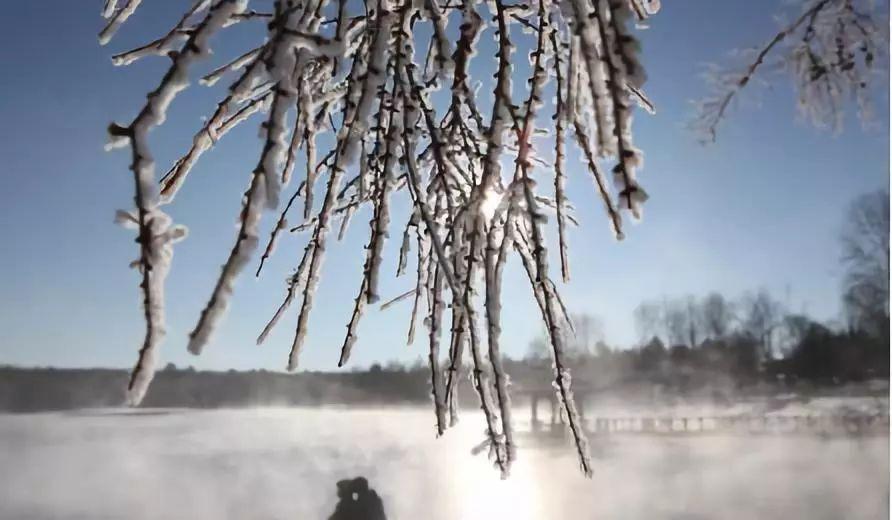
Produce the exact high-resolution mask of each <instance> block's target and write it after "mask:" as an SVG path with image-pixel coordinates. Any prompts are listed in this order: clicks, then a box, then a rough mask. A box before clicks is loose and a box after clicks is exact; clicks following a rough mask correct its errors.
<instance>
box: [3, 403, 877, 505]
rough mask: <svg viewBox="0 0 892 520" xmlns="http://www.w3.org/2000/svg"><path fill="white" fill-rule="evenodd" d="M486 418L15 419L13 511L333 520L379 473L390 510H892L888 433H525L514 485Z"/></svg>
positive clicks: (6, 422) (288, 414)
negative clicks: (344, 497) (541, 436)
mask: <svg viewBox="0 0 892 520" xmlns="http://www.w3.org/2000/svg"><path fill="white" fill-rule="evenodd" d="M482 424H483V423H482V422H481V421H480V419H479V417H476V416H474V415H473V414H469V413H465V414H464V415H463V416H462V423H461V424H460V425H459V427H457V428H455V429H453V430H451V431H449V432H447V434H446V436H445V437H443V438H441V439H435V438H434V428H433V420H432V412H430V411H428V410H403V409H387V410H362V411H358V410H333V409H329V410H320V409H253V410H215V411H194V410H139V411H128V410H120V411H119V410H86V411H77V412H59V413H43V414H30V415H0V468H2V471H0V479H2V481H0V518H4V519H6V518H10V519H37V518H41V519H42V518H66V519H67V518H72V519H73V518H77V519H105V518H109V519H111V518H131V519H149V518H152V519H156V518H190V519H215V520H220V519H246V518H263V519H279V518H282V519H285V518H293V519H306V520H310V519H320V520H321V519H326V518H328V515H330V514H331V513H332V511H333V510H334V506H335V503H336V501H337V499H336V496H335V482H336V481H337V480H340V479H343V478H351V477H355V476H359V475H363V476H365V477H367V478H368V479H369V482H370V484H371V486H372V487H374V488H375V489H376V491H377V492H378V493H379V494H380V495H381V497H382V498H383V500H384V505H385V509H386V511H387V514H388V517H389V518H390V520H399V519H405V520H415V519H444V520H445V519H449V520H459V519H478V518H479V519H484V518H485V519H498V518H505V519H509V518H510V519H512V520H513V519H623V520H634V519H644V518H646V519H670V520H706V519H731V520H744V519H745V520H750V519H759V520H767V519H778V520H780V519H784V520H790V519H798V518H803V519H809V520H812V519H827V520H839V519H843V518H844V519H847V520H857V519H871V520H873V519H881V518H888V498H889V496H888V489H889V474H888V471H889V464H888V463H889V438H888V437H886V436H881V437H865V438H820V437H817V436H814V437H809V436H789V437H784V436H757V437H746V436H737V437H734V436H702V437H698V436H687V437H685V436H679V437H640V436H639V437H635V436H628V437H620V436H618V437H613V438H609V439H603V440H599V439H597V438H593V439H592V447H593V457H594V459H595V475H594V477H593V478H592V479H591V480H588V479H585V478H584V477H582V476H581V474H580V473H579V471H578V469H577V466H576V462H575V459H574V458H573V453H572V451H571V450H570V449H569V448H567V447H565V446H545V445H537V443H535V442H534V441H532V440H531V439H526V440H525V443H524V446H522V448H521V450H520V453H519V461H518V462H517V463H516V465H515V467H514V469H513V471H512V476H511V478H510V479H509V480H507V481H501V480H499V475H498V472H497V471H495V470H493V469H492V468H491V466H490V464H489V462H488V461H487V460H486V458H485V457H484V456H482V455H479V456H472V455H471V454H470V450H471V448H472V447H473V446H474V445H475V444H477V443H478V442H479V441H480V440H482V439H483V433H482V428H483V425H482Z"/></svg>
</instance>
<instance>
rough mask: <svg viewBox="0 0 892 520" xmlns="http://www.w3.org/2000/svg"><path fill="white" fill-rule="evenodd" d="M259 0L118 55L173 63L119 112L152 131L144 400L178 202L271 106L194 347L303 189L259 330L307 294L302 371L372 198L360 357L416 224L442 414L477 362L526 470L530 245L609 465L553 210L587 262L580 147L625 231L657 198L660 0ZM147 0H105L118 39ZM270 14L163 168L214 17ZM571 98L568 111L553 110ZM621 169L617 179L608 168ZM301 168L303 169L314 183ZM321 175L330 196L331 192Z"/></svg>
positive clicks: (138, 145) (502, 457) (448, 420)
mask: <svg viewBox="0 0 892 520" xmlns="http://www.w3.org/2000/svg"><path fill="white" fill-rule="evenodd" d="M250 4H251V5H250V9H249V1H248V0H216V1H211V0H198V1H196V2H194V3H192V4H191V6H190V7H189V8H188V10H186V11H185V13H183V14H181V15H180V16H179V18H178V19H177V21H176V22H175V24H174V25H173V26H172V28H171V29H170V30H169V31H168V32H167V33H166V34H164V35H162V36H161V37H159V38H158V39H156V40H153V41H151V42H148V43H146V44H144V45H141V46H139V47H137V48H136V49H132V50H129V51H125V52H121V53H119V54H116V55H115V57H114V58H113V60H114V63H115V64H117V65H127V64H130V63H133V62H134V61H137V60H140V59H143V58H149V59H169V60H171V64H170V67H169V69H168V72H167V73H166V74H165V75H164V76H163V78H161V81H160V85H159V87H158V88H157V89H156V90H155V91H153V92H151V93H150V94H149V98H148V102H147V103H146V106H145V107H144V108H143V110H142V111H141V112H140V114H139V115H138V116H137V118H136V119H135V120H134V121H133V122H132V123H131V124H130V125H128V126H126V127H125V126H119V125H112V126H111V127H110V147H122V146H130V148H131V151H132V153H133V157H134V161H133V167H132V170H133V173H134V179H135V186H136V198H135V200H136V209H135V211H134V212H133V213H132V214H131V213H121V214H120V219H119V220H121V221H122V222H123V223H125V224H130V225H133V226H135V227H136V228H137V229H138V230H139V244H140V259H139V260H138V261H137V262H136V265H137V267H139V270H140V273H141V274H142V276H143V283H142V285H141V287H142V290H143V296H144V299H145V306H144V308H145V320H146V330H147V332H146V339H145V341H144V345H143V348H142V349H141V350H140V358H139V362H138V364H137V366H136V368H135V369H134V372H133V377H132V381H131V385H130V386H131V393H130V402H131V403H132V404H134V405H135V404H138V403H139V401H140V399H141V397H142V395H143V394H144V393H145V389H146V387H147V385H148V383H149V381H150V380H151V368H152V366H153V365H154V360H155V358H156V357H157V347H158V345H159V342H160V339H161V337H162V335H163V328H164V323H163V321H164V320H163V309H164V307H163V290H164V285H163V281H164V277H165V275H166V273H167V270H168V267H169V264H170V258H171V255H172V244H173V243H174V242H175V241H176V240H177V239H179V238H181V237H182V236H183V234H184V231H183V230H182V228H179V227H176V226H172V225H171V223H170V219H169V217H167V216H166V215H165V214H164V213H162V211H161V207H162V206H163V205H165V204H173V203H174V202H175V196H176V194H177V192H178V191H179V190H180V189H183V187H184V186H185V184H186V180H187V178H188V174H189V172H190V171H191V170H192V168H193V167H194V166H195V164H196V163H197V161H198V160H199V159H200V158H201V156H202V155H203V154H204V152H206V151H208V150H210V149H211V148H212V147H214V146H216V145H217V144H218V143H219V142H220V141H221V140H222V139H223V138H224V136H225V135H226V134H227V133H228V132H229V131H230V130H232V129H233V128H235V127H237V126H238V125H241V124H244V123H245V122H247V121H249V120H250V119H251V118H252V117H257V118H262V122H261V123H260V128H261V144H260V148H261V151H260V155H259V158H258V160H257V163H256V166H254V168H253V170H251V171H250V172H245V174H246V178H247V186H248V187H247V189H246V191H245V193H244V195H243V197H242V203H241V208H240V211H239V226H238V232H237V234H236V236H235V237H234V240H233V245H232V248H231V249H230V251H229V252H228V255H227V256H225V258H224V259H223V267H222V269H221V271H220V275H219V278H218V279H217V282H216V284H215V285H214V287H213V288H209V289H210V295H209V298H208V303H207V305H206V307H205V309H204V311H203V312H202V313H201V316H200V318H199V320H198V323H197V324H196V326H195V328H194V330H193V331H192V333H191V335H190V340H189V345H188V349H189V351H190V352H192V353H194V354H199V353H201V352H202V350H203V349H204V348H206V347H207V346H208V345H209V344H210V343H211V338H212V333H213V332H214V330H215V328H216V327H217V325H218V324H219V323H220V320H221V318H222V316H223V315H224V313H225V310H226V308H227V306H228V304H229V300H230V298H231V296H232V294H233V292H234V290H235V287H236V280H237V278H238V276H239V275H240V274H241V272H242V271H243V270H244V268H245V266H246V265H247V264H248V263H249V262H251V261H252V260H253V259H254V258H255V252H256V251H257V249H258V246H259V241H260V236H261V225H262V224H263V217H264V214H265V213H266V212H269V211H277V210H279V207H280V206H281V205H282V204H281V201H284V200H287V202H286V203H285V204H284V207H283V208H282V209H281V210H279V213H278V218H277V219H275V221H274V222H271V225H272V231H271V232H270V233H269V235H268V239H267V245H266V247H265V248H264V251H263V253H262V255H261V258H260V261H259V266H258V267H257V270H256V274H257V275H258V276H259V275H260V274H261V271H262V269H263V267H264V262H265V260H267V259H268V258H269V257H270V256H271V255H272V254H274V253H275V252H276V251H277V250H285V251H286V252H285V254H288V255H296V257H297V258H295V264H296V266H295V268H294V271H293V272H292V273H290V274H289V275H288V277H287V284H286V287H285V295H284V298H283V300H282V302H281V303H280V304H279V305H278V307H277V308H276V311H275V312H274V313H273V315H272V317H271V319H270V320H269V322H268V323H267V324H266V326H265V327H264V328H263V330H262V331H261V333H260V335H259V336H258V338H257V342H258V343H263V342H264V341H265V340H266V338H267V337H268V335H269V333H270V331H271V330H272V329H273V328H274V327H275V326H276V325H277V324H278V323H279V322H280V321H281V319H282V318H283V317H285V316H286V315H287V314H288V313H289V310H290V309H292V304H296V305H295V306H294V307H296V312H295V313H294V314H296V323H297V324H296V329H295V330H294V335H293V340H292V344H291V349H290V352H289V354H288V360H287V367H288V369H289V370H294V369H296V368H297V367H298V366H299V362H300V353H301V350H302V348H303V346H304V344H305V342H306V338H307V333H308V327H309V323H310V314H311V312H312V310H313V303H314V300H315V295H316V291H317V289H318V287H319V284H320V283H321V279H322V275H323V267H322V266H323V263H324V258H325V252H326V249H327V247H328V244H329V241H330V240H331V239H332V238H333V237H331V236H330V235H331V228H332V226H333V225H334V224H337V225H339V226H340V231H339V233H338V234H337V235H336V237H334V238H335V239H340V238H341V237H342V236H343V235H344V230H345V229H346V227H347V226H348V225H349V223H350V221H351V217H352V216H353V215H354V214H355V213H356V212H357V210H358V209H360V208H363V207H368V208H369V212H368V213H369V214H370V219H369V221H368V230H369V235H368V240H367V242H366V250H365V255H364V259H363V261H362V263H361V264H357V269H358V270H361V273H362V274H361V276H360V277H359V279H358V287H357V293H356V298H355V300H354V301H353V306H352V307H353V308H352V313H351V314H350V318H349V321H348V325H347V328H346V331H345V336H344V340H343V343H342V348H341V351H340V355H339V357H338V361H337V362H338V365H344V364H346V363H347V362H349V359H350V356H351V352H352V351H353V349H354V348H355V347H356V346H357V339H358V338H359V334H360V331H361V320H362V317H363V315H364V313H365V311H366V310H367V308H368V306H369V305H370V304H374V303H375V302H377V301H379V299H380V298H381V297H382V294H381V292H382V284H381V283H380V277H381V274H382V272H386V271H387V270H388V269H390V268H391V267H389V264H388V260H387V259H386V258H385V257H384V251H385V242H386V240H388V239H389V238H390V237H391V233H394V234H395V236H396V237H398V238H401V244H402V247H400V253H399V257H398V258H397V259H396V261H395V262H394V264H395V266H396V272H397V276H401V275H406V276H412V274H414V288H413V289H411V290H409V291H407V292H406V293H404V294H402V295H400V296H397V297H396V298H393V299H392V300H390V301H388V302H387V303H385V304H384V305H383V306H382V307H390V306H395V305H396V304H397V302H399V301H403V300H406V301H408V300H411V301H412V304H411V311H410V317H409V326H408V341H409V343H410V344H411V343H412V342H413V340H414V339H415V338H416V336H420V335H417V334H416V332H417V329H416V323H417V322H418V321H419V320H420V321H421V322H422V323H423V324H424V327H425V328H426V332H427V334H426V335H425V336H426V338H425V342H426V343H427V344H428V352H429V355H428V360H429V368H430V374H431V386H430V389H431V397H432V400H433V405H434V406H433V408H434V412H435V413H434V417H435V419H436V433H437V435H442V434H443V433H444V432H445V431H446V430H447V429H448V428H449V426H451V425H453V424H455V422H456V421H457V420H458V416H459V409H458V408H459V407H458V400H457V395H458V392H457V388H458V385H459V384H460V383H461V381H462V380H463V379H464V375H466V374H467V375H469V376H470V379H471V381H472V384H473V386H474V388H475V390H476V392H477V395H478V397H479V406H480V408H481V410H482V411H483V415H484V417H485V430H484V432H485V441H484V443H483V445H484V446H486V447H488V449H489V454H490V456H491V457H492V459H493V462H494V464H495V465H496V466H497V467H498V469H499V470H500V471H501V473H502V475H503V476H507V475H508V474H509V471H510V467H511V463H512V462H513V461H514V460H515V459H516V457H517V449H516V442H515V438H514V437H515V436H514V427H513V421H512V416H511V399H510V395H509V392H510V386H511V385H510V378H509V375H508V374H507V373H506V372H505V369H504V366H503V363H502V357H503V354H502V352H501V349H502V345H501V340H500V338H501V327H502V318H501V311H502V300H501V291H502V286H503V283H502V278H503V276H504V266H505V263H506V262H507V260H508V258H509V257H510V255H511V254H513V253H516V254H517V256H518V258H519V259H520V261H521V265H522V266H523V268H524V272H525V275H526V276H525V278H526V280H527V281H528V282H529V286H530V289H531V294H532V297H533V299H534V300H535V302H536V304H537V307H538V309H539V312H540V313H541V318H542V321H543V322H544V323H545V325H546V326H547V328H548V331H549V339H550V343H551V351H552V355H553V360H554V379H553V385H554V387H555V390H556V392H557V395H558V400H559V402H560V403H561V406H562V409H563V414H564V416H565V418H566V424H567V426H568V431H569V433H570V437H571V438H572V441H573V445H574V446H575V451H576V453H577V456H578V458H579V461H580V465H581V467H582V469H583V471H584V473H586V474H591V472H592V466H591V460H590V458H589V454H588V443H587V440H586V438H585V432H584V425H583V422H582V418H581V415H580V414H579V413H578V412H577V410H576V405H575V402H574V400H573V392H572V389H571V382H570V381H571V380H570V374H569V371H568V370H567V367H566V361H565V353H564V346H563V339H562V338H563V337H564V335H565V328H566V327H568V326H569V320H568V319H567V316H566V310H565V308H564V305H563V302H562V300H561V298H560V294H559V293H558V288H557V285H556V284H555V283H554V281H553V279H552V273H551V268H550V265H549V253H548V249H547V248H548V243H547V240H546V235H547V232H546V227H547V226H548V224H549V222H550V219H549V216H550V214H551V213H553V214H554V215H555V219H554V222H555V223H556V228H557V231H558V241H557V252H558V255H557V256H558V258H559V259H560V263H561V275H560V276H561V278H562V279H563V280H564V281H565V282H566V281H569V279H570V271H569V250H568V244H567V240H566V233H567V226H569V225H572V224H575V223H576V221H575V219H574V217H573V212H572V211H573V206H572V205H571V203H570V201H569V199H568V194H567V193H566V191H565V189H564V184H565V181H566V178H567V177H568V176H569V175H572V174H578V173H576V172H574V171H571V170H570V169H568V168H567V167H566V166H565V162H566V157H567V156H568V154H569V153H570V150H573V149H575V150H577V151H578V154H579V156H580V157H581V158H582V161H583V163H584V164H585V169H587V170H588V171H587V173H583V174H584V175H591V178H592V179H593V180H594V184H595V196H596V197H597V198H598V199H600V200H601V203H603V205H604V207H605V209H606V211H607V216H608V219H607V220H608V222H609V224H610V226H611V228H612V229H613V232H614V234H615V235H616V236H617V237H619V238H622V236H623V235H622V233H623V231H622V218H621V216H622V214H623V213H624V212H628V213H630V214H632V215H633V216H636V217H637V216H638V215H639V214H640V206H641V204H642V203H643V202H644V201H645V199H646V195H645V193H644V191H643V189H642V188H641V187H640V185H639V183H638V180H637V173H638V170H639V169H640V168H641V151H640V150H638V149H637V148H636V147H635V144H634V141H633V131H632V112H633V111H634V110H635V108H636V106H640V107H644V108H645V109H646V110H647V111H649V112H652V111H653V106H652V104H651V103H650V101H648V98H647V96H646V94H645V92H644V90H643V83H644V80H645V74H644V70H643V67H642V66H641V63H640V61H639V58H638V54H639V45H638V42H637V40H636V38H635V34H634V31H633V26H634V25H635V24H638V23H643V21H644V20H645V19H646V18H647V17H648V16H650V15H652V14H654V13H655V12H656V11H657V10H658V8H659V2H657V1H655V0H650V1H648V0H562V1H561V2H555V1H554V0H526V1H521V2H513V3H510V4H509V3H507V2H504V1H503V0H490V1H488V2H475V1H473V0H464V1H458V2H438V1H437V0H365V1H364V2H362V3H359V4H357V3H352V2H348V1H347V0H266V1H261V0H254V1H251V2H250ZM138 6H139V2H138V1H137V0H129V1H127V2H126V3H123V2H122V3H121V5H118V2H114V1H109V2H107V4H106V6H105V8H104V10H103V15H104V16H105V17H106V18H107V19H108V20H109V21H108V22H107V23H108V28H107V29H106V30H104V31H103V34H102V36H101V39H102V41H103V42H107V41H108V40H109V39H110V38H111V37H112V36H113V34H114V32H115V31H116V30H118V28H119V27H120V26H121V25H122V24H124V23H125V22H126V21H127V20H128V19H129V18H131V15H133V14H134V12H135V11H136V8H137V7H138ZM258 22H259V23H263V24H265V26H266V28H267V30H266V35H265V37H264V38H263V39H262V40H261V41H255V42H247V45H245V48H243V49H241V50H238V51H236V52H235V53H233V54H234V56H228V57H221V61H220V63H217V64H214V65H212V67H213V69H212V71H211V72H210V73H208V74H206V75H205V76H204V77H203V78H202V79H201V81H200V83H201V84H202V85H203V86H204V87H208V88H219V86H220V85H224V84H225V85H227V87H226V91H225V92H223V93H222V95H221V96H220V98H219V100H218V102H217V105H216V108H215V110H214V111H213V113H212V114H211V115H210V116H209V117H208V118H207V119H206V120H205V121H204V122H203V124H202V125H201V126H200V128H198V129H197V131H196V133H195V134H194V137H193V138H192V142H191V143H189V144H188V146H187V147H186V148H187V149H186V150H184V155H183V156H182V157H180V158H179V159H178V160H177V161H175V162H174V164H173V165H171V166H170V168H169V169H168V170H167V173H166V174H165V175H164V176H163V177H162V178H161V179H160V180H159V179H156V177H155V174H154V166H153V163H152V160H151V156H150V154H149V149H148V141H147V134H148V131H149V130H150V129H151V128H153V127H154V126H157V125H160V124H161V123H162V122H163V121H164V114H165V112H166V110H167V108H168V106H169V105H170V104H171V102H172V101H173V98H174V97H175V95H176V94H177V93H178V92H179V91H181V90H182V89H184V88H186V87H187V86H188V83H189V81H190V74H189V72H190V71H189V69H190V66H191V65H192V63H193V62H194V61H195V60H197V59H198V58H202V57H205V56H207V55H208V54H209V48H208V40H209V38H210V36H211V35H212V34H214V33H216V32H217V31H219V30H221V29H224V28H225V27H228V26H231V25H233V24H237V23H258ZM514 27H518V28H520V29H522V30H521V31H517V30H512V28H514ZM422 35H423V36H422ZM481 38H492V39H494V40H495V42H496V53H495V55H494V56H481V55H478V52H477V48H478V44H479V42H480V40H481ZM515 40H517V41H515ZM518 49H528V50H529V62H530V67H531V72H530V74H529V76H528V77H526V78H521V77H520V75H519V74H518V73H517V72H516V71H515V68H514V65H513V64H514V63H515V60H516V57H515V55H516V54H517V53H518ZM524 52H526V51H524ZM477 70H482V71H487V72H483V73H481V77H480V78H479V80H478V78H472V77H471V75H470V74H471V71H477ZM490 73H491V74H490ZM524 80H525V81H524ZM549 117H550V120H551V121H552V122H553V125H548V126H553V128H548V127H547V126H543V121H546V120H548V118H549ZM543 150H544V152H543ZM540 153H542V154H543V156H548V157H549V158H550V160H545V159H544V157H540V156H539V154H540ZM605 167H606V168H610V172H612V174H613V175H612V176H608V175H605V173H604V168H605ZM294 177H299V178H298V179H297V180H296V181H292V179H293V178H294ZM300 177H302V178H300ZM292 184H295V185H296V186H294V187H289V185H292ZM283 190H288V192H287V193H283ZM320 194H321V196H320V197H319V200H317V198H316V197H314V195H320ZM398 196H402V197H404V199H405V200H407V201H408V203H409V204H410V205H411V211H410V215H409V217H408V221H405V222H391V221H392V219H393V217H392V212H391V207H392V205H393V203H394V202H393V201H394V199H395V198H396V197H398ZM298 201H301V202H302V203H298ZM297 207H301V209H300V210H298V209H295V208H297ZM289 229H290V231H291V232H294V233H298V232H300V233H305V234H306V236H307V241H306V243H305V244H303V246H302V247H293V246H290V245H289V244H280V242H282V239H283V238H285V236H286V235H287V230H289ZM413 247H414V248H416V250H415V251H414V253H413V252H412V251H411V250H412V248H413ZM411 262H414V266H412V265H410V263H411ZM360 265H361V266H362V267H361V268H360ZM447 313H448V316H447ZM466 360H467V361H466ZM468 370H470V372H468Z"/></svg>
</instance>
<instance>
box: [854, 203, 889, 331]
mask: <svg viewBox="0 0 892 520" xmlns="http://www.w3.org/2000/svg"><path fill="white" fill-rule="evenodd" d="M842 247H843V257H842V261H843V265H844V266H845V268H846V274H845V279H844V284H845V287H844V291H843V300H844V303H845V308H846V314H847V315H848V317H849V322H850V324H851V326H852V327H853V328H855V329H856V330H863V331H865V332H868V333H869V334H872V335H875V336H879V337H882V336H883V334H888V330H889V192H888V191H886V190H880V191H876V192H873V193H868V194H865V195H861V196H859V197H858V198H857V199H855V200H854V201H853V202H852V204H851V206H850V207H849V210H848V213H847V215H846V225H845V231H844V233H843V236H842Z"/></svg>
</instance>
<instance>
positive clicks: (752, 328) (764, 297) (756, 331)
mask: <svg viewBox="0 0 892 520" xmlns="http://www.w3.org/2000/svg"><path fill="white" fill-rule="evenodd" d="M740 309H741V328H742V330H743V332H744V333H746V334H748V335H749V336H750V337H752V338H753V339H754V340H756V341H758V342H759V344H760V345H761V347H762V356H763V357H764V358H766V359H770V358H771V356H772V355H773V353H774V350H773V346H774V344H773V341H772V336H773V334H774V332H775V331H776V330H777V328H778V327H779V326H780V325H781V323H782V318H783V314H784V313H783V308H782V306H781V304H780V302H778V301H777V300H775V299H774V298H773V297H772V296H771V294H770V293H769V292H768V291H766V290H765V289H760V290H759V291H757V292H756V293H755V294H752V293H748V294H746V295H744V296H743V298H742V299H741V303H740Z"/></svg>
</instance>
